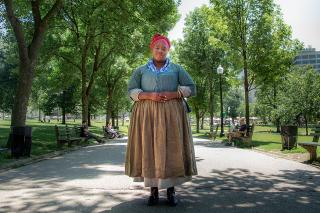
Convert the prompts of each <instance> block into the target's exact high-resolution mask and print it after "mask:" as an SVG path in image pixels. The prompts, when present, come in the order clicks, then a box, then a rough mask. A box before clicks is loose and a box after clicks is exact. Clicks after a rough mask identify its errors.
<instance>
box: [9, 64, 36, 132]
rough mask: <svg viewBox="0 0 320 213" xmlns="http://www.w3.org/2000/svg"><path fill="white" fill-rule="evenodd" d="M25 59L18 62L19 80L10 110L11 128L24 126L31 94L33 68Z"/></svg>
mask: <svg viewBox="0 0 320 213" xmlns="http://www.w3.org/2000/svg"><path fill="white" fill-rule="evenodd" d="M28 61H29V60H28V59H26V60H25V61H20V68H19V70H20V71H19V79H18V84H17V90H16V94H15V98H14V104H13V109H12V117H11V126H17V127H19V126H25V123H26V115H27V108H28V101H29V97H30V94H31V87H32V80H33V72H34V66H32V65H31V62H28Z"/></svg>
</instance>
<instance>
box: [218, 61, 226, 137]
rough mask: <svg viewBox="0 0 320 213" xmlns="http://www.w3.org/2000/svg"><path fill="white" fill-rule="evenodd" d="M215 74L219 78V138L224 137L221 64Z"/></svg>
mask: <svg viewBox="0 0 320 213" xmlns="http://www.w3.org/2000/svg"><path fill="white" fill-rule="evenodd" d="M217 73H218V74H219V76H220V117H221V119H220V121H221V131H220V137H223V136H224V130H223V102H222V74H223V67H222V66H221V64H220V65H219V67H218V68H217Z"/></svg>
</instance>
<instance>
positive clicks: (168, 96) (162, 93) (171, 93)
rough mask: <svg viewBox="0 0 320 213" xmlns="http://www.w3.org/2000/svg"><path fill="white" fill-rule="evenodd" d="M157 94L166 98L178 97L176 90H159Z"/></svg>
mask: <svg viewBox="0 0 320 213" xmlns="http://www.w3.org/2000/svg"><path fill="white" fill-rule="evenodd" d="M159 95H161V96H164V97H166V100H172V99H176V98H179V96H178V93H177V92H160V93H159Z"/></svg>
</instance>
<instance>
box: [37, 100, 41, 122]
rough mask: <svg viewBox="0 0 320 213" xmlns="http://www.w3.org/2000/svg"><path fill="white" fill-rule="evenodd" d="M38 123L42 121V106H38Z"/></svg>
mask: <svg viewBox="0 0 320 213" xmlns="http://www.w3.org/2000/svg"><path fill="white" fill-rule="evenodd" d="M38 107H39V108H38V121H41V110H40V106H39V104H38Z"/></svg>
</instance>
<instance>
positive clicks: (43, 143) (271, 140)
mask: <svg viewBox="0 0 320 213" xmlns="http://www.w3.org/2000/svg"><path fill="white" fill-rule="evenodd" d="M80 123H81V121H80V120H76V121H75V122H73V120H69V121H67V124H68V125H80ZM121 124H122V122H121V121H120V120H119V128H120V132H121V133H123V134H127V133H128V126H129V123H128V122H125V124H124V126H122V125H121ZM27 125H29V126H32V135H33V136H32V149H31V156H39V155H43V154H46V153H50V152H53V151H56V150H57V145H56V137H55V132H54V125H60V126H63V125H61V124H60V122H57V121H55V120H51V123H41V122H39V121H37V120H28V121H27ZM104 125H105V121H92V127H90V131H91V132H93V133H95V134H98V135H101V136H102V126H104ZM9 131H10V121H8V120H0V147H4V146H5V145H6V142H7V139H8V135H9ZM227 131H228V127H225V132H227ZM275 131H276V129H275V127H274V126H256V127H255V131H254V134H253V140H252V143H253V146H254V147H256V148H259V149H261V150H264V151H280V150H281V148H282V145H281V136H280V134H279V133H276V132H275ZM208 132H209V126H208V125H205V128H204V129H203V130H200V132H199V133H196V126H195V125H192V134H193V136H194V137H200V138H208V134H207V133H208ZM298 134H299V137H298V142H302V141H312V136H305V129H304V128H299V130H298ZM217 140H222V141H226V140H227V138H226V137H221V138H220V137H219V131H218V137H217ZM91 143H93V141H91ZM64 149H68V148H67V146H64ZM306 152H307V151H306V150H305V149H303V148H302V147H300V146H298V148H294V149H292V150H285V151H283V153H287V154H290V153H306ZM318 154H319V155H320V149H318ZM12 160H13V159H11V157H10V155H8V154H4V153H1V154H0V165H1V164H3V163H7V162H10V161H12Z"/></svg>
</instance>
